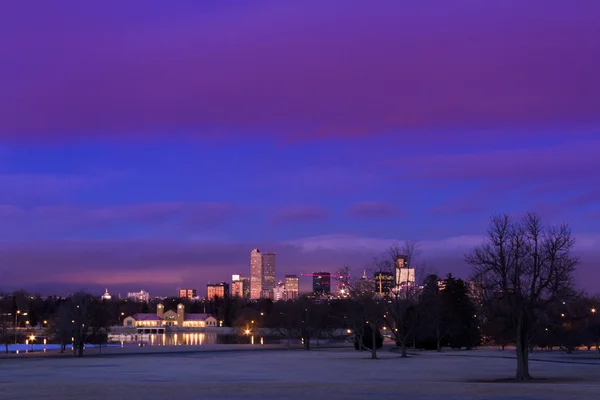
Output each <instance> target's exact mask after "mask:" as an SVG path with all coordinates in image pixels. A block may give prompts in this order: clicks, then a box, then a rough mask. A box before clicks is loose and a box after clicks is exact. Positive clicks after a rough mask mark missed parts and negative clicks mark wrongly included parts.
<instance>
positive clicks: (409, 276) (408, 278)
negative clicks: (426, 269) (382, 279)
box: [396, 255, 415, 288]
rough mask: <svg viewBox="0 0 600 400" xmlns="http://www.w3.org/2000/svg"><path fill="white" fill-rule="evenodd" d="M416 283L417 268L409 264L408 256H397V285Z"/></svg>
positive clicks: (398, 286)
mask: <svg viewBox="0 0 600 400" xmlns="http://www.w3.org/2000/svg"><path fill="white" fill-rule="evenodd" d="M414 283H415V269H414V268H411V266H410V265H408V257H407V256H406V255H401V256H398V257H397V258H396V287H397V288H400V287H401V286H405V285H410V284H414Z"/></svg>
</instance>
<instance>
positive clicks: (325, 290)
mask: <svg viewBox="0 0 600 400" xmlns="http://www.w3.org/2000/svg"><path fill="white" fill-rule="evenodd" d="M313 292H315V293H320V294H329V293H331V274H330V273H329V272H315V273H314V274H313Z"/></svg>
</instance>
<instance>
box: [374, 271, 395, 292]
mask: <svg viewBox="0 0 600 400" xmlns="http://www.w3.org/2000/svg"><path fill="white" fill-rule="evenodd" d="M374 278H375V291H376V292H377V294H381V295H384V296H387V295H389V294H390V292H391V291H392V290H393V289H394V274H393V273H391V272H385V271H379V272H376V273H375V275H374Z"/></svg>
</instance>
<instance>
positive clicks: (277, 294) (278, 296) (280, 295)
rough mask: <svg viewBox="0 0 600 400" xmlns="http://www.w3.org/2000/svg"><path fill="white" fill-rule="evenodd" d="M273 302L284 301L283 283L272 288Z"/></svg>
mask: <svg viewBox="0 0 600 400" xmlns="http://www.w3.org/2000/svg"><path fill="white" fill-rule="evenodd" d="M272 299H273V301H279V300H285V287H284V286H283V282H279V283H278V284H277V286H275V287H274V288H273V297H272Z"/></svg>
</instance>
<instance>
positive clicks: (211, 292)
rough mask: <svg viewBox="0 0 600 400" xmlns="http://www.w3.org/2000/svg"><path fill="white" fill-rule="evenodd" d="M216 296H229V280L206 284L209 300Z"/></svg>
mask: <svg viewBox="0 0 600 400" xmlns="http://www.w3.org/2000/svg"><path fill="white" fill-rule="evenodd" d="M215 297H218V298H221V299H224V298H226V297H229V284H228V283H227V282H220V283H215V284H211V283H209V284H208V285H206V298H207V299H209V300H212V299H214V298H215Z"/></svg>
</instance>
